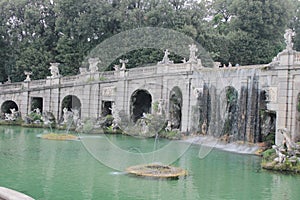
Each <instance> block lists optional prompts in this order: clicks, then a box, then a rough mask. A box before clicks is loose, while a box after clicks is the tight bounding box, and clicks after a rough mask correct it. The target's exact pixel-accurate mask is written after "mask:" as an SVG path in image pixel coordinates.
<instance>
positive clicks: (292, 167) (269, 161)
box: [261, 128, 300, 173]
mask: <svg viewBox="0 0 300 200" xmlns="http://www.w3.org/2000/svg"><path fill="white" fill-rule="evenodd" d="M278 131H279V132H280V133H281V134H282V135H283V137H284V139H283V142H282V144H281V145H273V146H272V149H269V150H266V151H265V152H264V153H263V158H264V160H263V162H262V164H261V166H262V168H264V169H268V170H276V171H288V172H295V173H300V164H299V162H300V145H299V144H296V143H295V142H293V140H292V139H291V137H290V131H289V130H288V129H287V128H283V129H278Z"/></svg>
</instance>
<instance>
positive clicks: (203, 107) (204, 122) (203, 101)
mask: <svg viewBox="0 0 300 200" xmlns="http://www.w3.org/2000/svg"><path fill="white" fill-rule="evenodd" d="M197 108H198V110H199V127H198V132H200V133H201V134H204V135H206V134H207V133H208V130H209V125H210V121H211V115H212V112H211V110H212V106H211V92H210V88H209V87H208V84H206V83H205V84H203V90H202V92H201V93H200V94H199V95H198V97H197Z"/></svg>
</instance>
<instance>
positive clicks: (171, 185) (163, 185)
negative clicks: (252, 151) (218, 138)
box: [0, 126, 300, 200]
mask: <svg viewBox="0 0 300 200" xmlns="http://www.w3.org/2000/svg"><path fill="white" fill-rule="evenodd" d="M47 131H48V130H45V129H29V128H21V127H8V126H0V186H4V187H8V188H12V189H15V190H17V191H20V192H23V193H25V194H27V195H30V196H32V197H33V198H35V199H47V200H56V199H64V200H68V199H72V200H76V199H78V200H83V199H108V200H110V199H117V200H126V199H140V200H143V199H163V200H165V199H167V200H168V199H170V200H172V199H180V200H183V199H191V200H194V199H237V200H240V199H256V200H257V199H272V200H276V199H278V200H285V199H286V200H291V199H295V200H298V199H300V176H296V175H284V174H278V173H271V172H269V171H264V170H261V169H260V158H259V157H256V156H250V155H240V154H235V153H229V152H223V151H219V150H216V149H214V150H213V151H212V152H211V153H209V154H208V156H206V157H205V158H204V159H199V158H198V152H199V146H198V145H191V146H190V147H189V149H188V150H187V151H186V152H185V154H183V156H182V157H180V158H179V159H178V160H176V161H175V162H174V163H173V165H174V166H180V167H182V168H184V169H187V170H188V171H189V175H188V176H187V177H185V178H180V179H178V180H157V179H145V178H138V177H134V176H129V175H128V174H124V173H122V172H119V171H116V170H115V169H112V168H110V167H108V166H106V165H105V164H103V163H102V162H100V161H99V160H97V159H96V158H95V156H93V155H92V154H90V152H89V151H88V149H87V148H86V146H85V145H84V144H83V142H81V141H51V140H42V139H39V138H37V137H36V135H37V134H41V133H45V132H47ZM107 137H108V139H109V140H110V141H111V142H112V143H114V144H116V146H119V147H120V148H122V149H125V150H126V149H127V150H128V151H141V152H142V151H145V152H147V151H151V150H153V146H154V145H153V143H154V139H139V138H134V137H126V136H121V135H111V136H107ZM95 138H97V137H95ZM99 138H101V136H99V137H98V139H99ZM168 143H169V141H167V140H159V141H158V142H157V146H156V148H157V149H159V148H163V147H164V146H165V145H168ZM99 151H101V152H98V153H99V155H101V154H103V155H107V156H109V157H111V158H112V159H116V160H117V161H118V162H120V163H123V162H126V161H125V159H126V158H123V157H122V156H119V155H115V156H114V155H113V154H110V152H107V151H109V149H107V148H102V149H101V148H100V149H99ZM169 154H170V155H172V152H169Z"/></svg>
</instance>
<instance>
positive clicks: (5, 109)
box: [1, 100, 19, 113]
mask: <svg viewBox="0 0 300 200" xmlns="http://www.w3.org/2000/svg"><path fill="white" fill-rule="evenodd" d="M10 109H15V110H16V111H19V107H18V105H17V103H16V102H14V101H12V100H7V101H4V102H3V103H2V105H1V113H11V111H10Z"/></svg>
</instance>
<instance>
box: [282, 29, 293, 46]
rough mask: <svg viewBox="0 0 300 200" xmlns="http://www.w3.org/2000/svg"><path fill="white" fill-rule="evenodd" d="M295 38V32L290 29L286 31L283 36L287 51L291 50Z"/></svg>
mask: <svg viewBox="0 0 300 200" xmlns="http://www.w3.org/2000/svg"><path fill="white" fill-rule="evenodd" d="M294 36H295V32H293V30H292V29H287V30H286V31H285V34H284V39H285V43H286V49H287V50H288V51H290V50H292V49H293V46H294V43H293V41H292V40H293V37H294Z"/></svg>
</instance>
